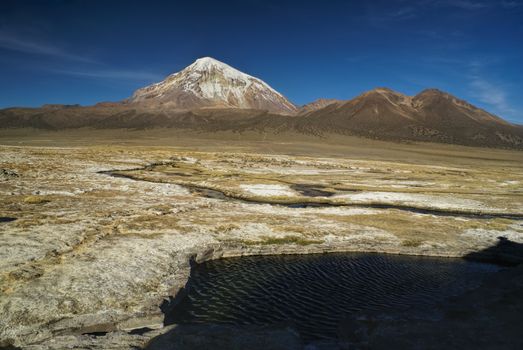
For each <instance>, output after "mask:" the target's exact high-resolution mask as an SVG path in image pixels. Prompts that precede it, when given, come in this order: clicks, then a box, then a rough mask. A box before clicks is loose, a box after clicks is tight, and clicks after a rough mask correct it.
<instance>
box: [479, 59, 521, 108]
mask: <svg viewBox="0 0 523 350" xmlns="http://www.w3.org/2000/svg"><path fill="white" fill-rule="evenodd" d="M481 68H482V64H481V63H478V62H472V63H470V71H471V73H470V75H469V81H470V84H469V85H470V88H471V92H472V95H473V96H474V97H475V98H477V99H478V100H479V101H480V102H483V103H485V104H487V105H490V106H492V107H493V108H494V109H495V111H496V112H497V113H499V114H507V115H509V116H512V115H514V114H515V113H516V112H517V111H516V109H515V108H513V107H512V106H511V105H510V103H509V101H508V94H507V91H506V89H505V88H504V87H503V85H502V84H499V83H493V82H491V81H490V80H488V79H487V78H485V77H484V76H483V74H482V72H481Z"/></svg>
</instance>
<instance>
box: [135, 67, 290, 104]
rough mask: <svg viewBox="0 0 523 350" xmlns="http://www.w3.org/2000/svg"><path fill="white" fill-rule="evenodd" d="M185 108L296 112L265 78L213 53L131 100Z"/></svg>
mask: <svg viewBox="0 0 523 350" xmlns="http://www.w3.org/2000/svg"><path fill="white" fill-rule="evenodd" d="M128 102H130V103H141V104H144V103H145V104H147V105H152V106H164V107H175V108H176V107H177V108H184V109H191V108H200V107H231V108H252V109H266V110H269V111H271V112H278V113H293V112H294V111H295V110H296V107H295V106H294V105H293V104H292V103H290V102H289V101H288V100H287V99H286V98H285V97H283V95H281V94H280V93H279V92H277V91H276V90H274V89H273V88H271V87H270V86H269V85H268V84H267V83H265V82H264V81H262V80H260V79H258V78H255V77H253V76H250V75H248V74H245V73H243V72H240V71H239V70H237V69H235V68H233V67H231V66H229V65H227V64H225V63H223V62H220V61H218V60H216V59H214V58H212V57H202V58H199V59H197V60H196V61H194V62H193V63H192V64H191V65H189V66H188V67H186V68H185V69H183V70H181V71H179V72H177V73H174V74H171V75H169V76H168V77H167V78H166V79H165V80H163V81H162V82H159V83H156V84H153V85H150V86H146V87H144V88H141V89H139V90H137V91H136V92H135V93H134V94H133V96H132V97H131V98H130V99H129V100H128Z"/></svg>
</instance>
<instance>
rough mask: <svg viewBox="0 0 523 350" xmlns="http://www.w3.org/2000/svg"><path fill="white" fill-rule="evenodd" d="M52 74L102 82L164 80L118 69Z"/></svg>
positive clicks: (53, 71)
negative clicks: (100, 80)
mask: <svg viewBox="0 0 523 350" xmlns="http://www.w3.org/2000/svg"><path fill="white" fill-rule="evenodd" d="M49 71H50V72H52V73H57V74H63V75H69V76H74V77H82V78H92V79H102V80H129V81H132V80H135V81H159V80H161V79H163V78H164V76H162V75H161V74H158V73H153V72H145V71H134V70H118V69H93V70H82V71H79V70H59V69H52V70H49Z"/></svg>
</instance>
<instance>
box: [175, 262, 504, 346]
mask: <svg viewBox="0 0 523 350" xmlns="http://www.w3.org/2000/svg"><path fill="white" fill-rule="evenodd" d="M499 269H500V267H498V266H496V265H492V264H486V263H479V262H471V261H466V260H463V259H446V258H429V257H412V256H399V255H386V254H363V253H343V254H338V253H336V254H322V255H294V256H289V255H288V256H259V257H241V258H229V259H222V260H215V261H209V262H206V263H203V264H201V265H196V266H195V267H194V268H193V271H192V273H191V278H190V281H189V291H188V294H187V296H185V297H184V298H183V299H182V300H181V302H180V304H178V305H177V306H176V307H175V309H174V310H173V311H171V313H170V314H168V315H166V316H167V317H166V321H167V322H168V323H225V324H234V325H247V324H258V325H269V324H275V323H281V322H287V321H290V322H291V323H292V324H293V325H294V326H295V327H296V328H297V329H298V331H299V332H300V334H301V336H302V337H303V338H304V339H308V340H312V339H334V338H336V331H337V328H338V325H339V323H340V322H341V321H342V320H343V319H344V318H345V317H347V316H350V315H357V314H359V313H366V312H367V313H368V312H370V313H372V312H378V313H380V314H384V313H385V314H387V315H390V317H399V316H398V315H400V313H401V312H402V311H405V310H413V309H414V310H418V312H419V310H422V311H423V310H429V309H430V307H431V306H434V305H435V304H437V303H438V302H441V301H444V300H445V299H446V298H448V297H451V296H456V295H459V294H462V293H463V292H465V291H467V290H470V289H473V288H475V287H477V286H479V285H480V284H481V281H482V280H483V279H484V278H485V277H487V276H488V275H489V274H491V273H494V272H496V271H498V270H499Z"/></svg>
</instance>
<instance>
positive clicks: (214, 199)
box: [0, 129, 523, 349]
mask: <svg viewBox="0 0 523 350" xmlns="http://www.w3.org/2000/svg"><path fill="white" fill-rule="evenodd" d="M0 132H1V134H0V144H1V146H0V160H1V166H0V168H1V169H0V201H1V203H2V205H1V207H0V217H1V218H2V222H1V223H0V242H1V243H0V245H1V246H2V247H3V249H2V250H1V251H0V263H1V266H0V290H1V294H0V296H1V297H0V313H1V314H2V318H1V320H0V345H5V346H7V345H14V346H23V347H24V348H31V349H40V348H41V349H44V348H57V349H58V348H63V347H66V346H73V347H78V348H121V349H125V348H131V347H132V346H145V345H146V344H147V342H148V341H149V340H150V339H151V338H153V337H155V336H158V335H159V334H162V333H165V332H167V331H168V330H169V329H172V328H169V327H163V317H164V315H163V313H162V311H161V309H160V305H162V303H163V302H164V301H165V300H168V299H169V297H171V298H172V297H174V296H175V295H176V294H177V293H178V292H179V291H180V290H181V289H182V288H183V287H184V285H185V283H186V282H187V279H188V277H189V274H190V268H191V262H201V261H205V260H208V259H216V258H221V257H228V256H240V255H253V254H304V253H321V252H335V251H364V252H384V253H393V254H410V255H427V256H443V257H467V256H471V255H473V256H475V257H476V258H479V259H503V260H505V261H507V262H520V259H521V257H520V256H519V255H517V254H515V255H514V254H513V255H511V253H510V251H509V252H505V251H497V250H495V251H494V253H492V250H491V248H492V247H494V246H496V245H497V244H498V241H499V237H504V238H505V239H506V240H508V241H510V242H515V243H518V244H521V243H523V221H522V219H523V211H522V210H521V208H523V154H522V153H521V151H511V150H500V149H486V148H471V147H464V146H451V145H437V144H429V143H425V144H423V143H389V142H382V141H373V140H368V139H362V138H357V137H347V136H343V137H341V136H339V137H337V136H332V137H327V138H325V139H323V140H322V139H318V138H312V137H306V136H304V135H294V134H287V135H271V136H267V135H264V134H252V135H245V134H236V133H223V134H219V133H213V134H204V133H197V132H192V133H191V132H189V133H184V132H180V131H173V130H167V129H166V130H163V131H162V130H155V131H154V132H153V131H120V130H110V131H109V130H104V131H102V130H99V131H92V130H75V131H68V132H67V133H65V132H45V131H41V130H40V131H34V130H33V131H30V130H18V131H17V130H0ZM231 140H232V141H231ZM489 252H490V253H489ZM162 327H163V328H162ZM136 330H144V331H143V332H136ZM106 332H107V333H106ZM273 345H274V344H273Z"/></svg>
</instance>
